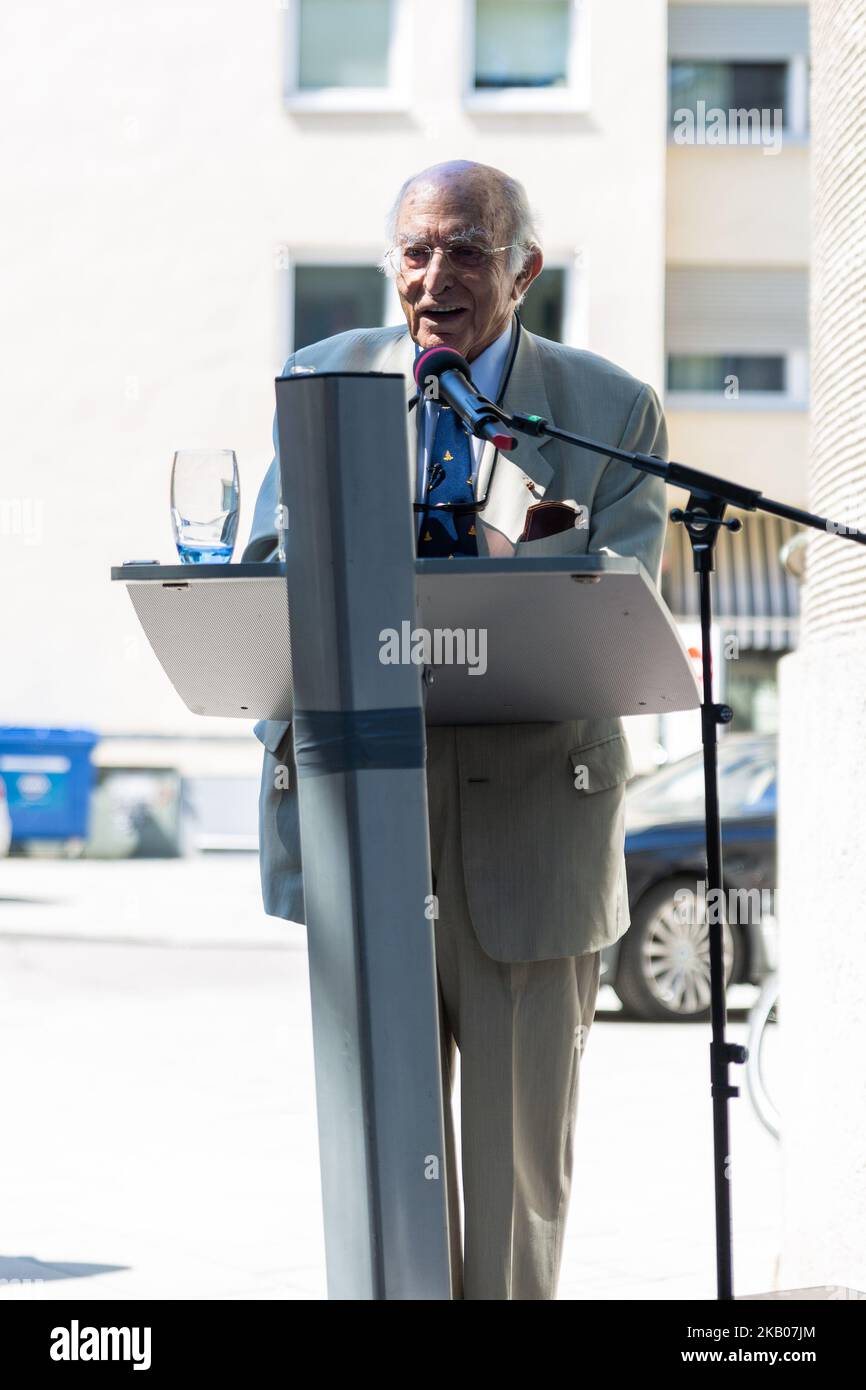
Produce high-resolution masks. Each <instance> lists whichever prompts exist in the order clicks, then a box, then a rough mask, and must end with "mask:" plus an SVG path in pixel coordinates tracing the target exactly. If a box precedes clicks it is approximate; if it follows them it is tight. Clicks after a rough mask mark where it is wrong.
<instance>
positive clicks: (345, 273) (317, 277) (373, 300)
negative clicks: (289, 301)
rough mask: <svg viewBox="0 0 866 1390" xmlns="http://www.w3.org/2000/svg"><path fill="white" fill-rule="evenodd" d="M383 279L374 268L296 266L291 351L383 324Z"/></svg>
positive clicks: (363, 266) (358, 266)
mask: <svg viewBox="0 0 866 1390" xmlns="http://www.w3.org/2000/svg"><path fill="white" fill-rule="evenodd" d="M384 306H385V278H384V276H383V275H382V273H381V271H379V270H378V269H377V268H376V267H375V266H367V265H296V266H295V274H294V312H293V316H292V318H293V332H292V343H291V349H292V351H296V350H297V349H298V348H302V347H308V346H309V345H310V343H318V342H319V341H320V340H321V339H322V338H330V337H331V336H332V335H333V334H334V333H344V332H345V331H346V329H348V328H378V327H379V326H380V325H381V324H382V323H383V322H384Z"/></svg>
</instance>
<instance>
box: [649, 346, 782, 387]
mask: <svg viewBox="0 0 866 1390" xmlns="http://www.w3.org/2000/svg"><path fill="white" fill-rule="evenodd" d="M667 387H668V390H669V391H716V392H718V393H719V394H721V395H726V396H732V397H733V396H734V395H735V393H739V392H742V391H785V390H786V389H787V362H786V360H785V358H784V357H783V356H770V355H760V354H758V353H749V354H746V353H737V354H733V353H727V354H709V353H681V354H671V355H670V356H669V357H668V381H667Z"/></svg>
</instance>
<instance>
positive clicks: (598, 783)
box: [568, 734, 634, 794]
mask: <svg viewBox="0 0 866 1390" xmlns="http://www.w3.org/2000/svg"><path fill="white" fill-rule="evenodd" d="M568 756H569V758H570V759H571V766H572V769H573V771H574V778H575V782H574V785H575V788H576V789H577V791H579V792H583V793H584V794H586V793H589V792H603V791H607V790H608V788H609V787H615V786H617V785H618V783H620V782H627V781H628V779H629V777H633V776H634V764H633V762H632V759H631V751H630V749H629V746H628V739H627V738H626V736H625V734H614V736H613V737H612V738H605V739H601V740H600V741H598V742H596V743H585V744H583V745H582V746H581V747H579V748H571V749H569V753H568Z"/></svg>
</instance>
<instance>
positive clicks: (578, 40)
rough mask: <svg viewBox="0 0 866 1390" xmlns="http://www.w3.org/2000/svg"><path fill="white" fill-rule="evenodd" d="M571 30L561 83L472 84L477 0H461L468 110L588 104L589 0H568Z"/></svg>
mask: <svg viewBox="0 0 866 1390" xmlns="http://www.w3.org/2000/svg"><path fill="white" fill-rule="evenodd" d="M568 3H569V10H570V23H571V30H570V34H569V43H568V58H567V61H566V74H567V77H566V82H565V86H563V87H504V88H502V89H501V90H496V89H493V88H490V89H485V88H482V89H480V90H479V89H478V88H476V86H475V51H476V43H475V36H476V0H463V52H464V57H465V70H464V77H463V106H464V109H465V110H467V111H469V112H479V113H485V114H494V115H495V114H497V113H502V114H507V115H513V114H514V113H515V112H518V113H520V112H526V113H528V114H532V113H534V114H539V115H546V114H553V113H556V112H563V113H571V114H574V113H581V112H585V111H588V110H589V106H590V63H589V57H590V20H589V3H588V0H568Z"/></svg>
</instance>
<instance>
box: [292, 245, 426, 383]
mask: <svg viewBox="0 0 866 1390" xmlns="http://www.w3.org/2000/svg"><path fill="white" fill-rule="evenodd" d="M381 254H382V252H381V247H373V246H371V245H369V244H362V245H360V246H329V247H324V248H322V247H306V246H289V245H287V244H286V243H285V242H284V243H282V245H281V246H280V247H279V252H278V266H279V269H278V277H279V278H278V281H277V332H278V336H279V351H278V356H279V359H280V362H281V363H282V362H285V361H287V360H288V358H289V357H291V355H292V353H293V352H295V351H296V349H295V298H296V272H297V271H298V269H305V268H306V267H308V266H315V267H318V268H324V267H326V266H333V268H334V269H335V270H348V269H355V270H375V269H377V268H378V265H379V260H380V258H381ZM380 274H381V272H380ZM405 321H406V320H405V318H404V316H403V310H402V307H401V305H400V298H399V296H398V294H397V291H396V288H395V285H394V282H393V280H391V279H390V277H389V276H386V275H382V322H381V324H377V325H375V326H376V327H382V328H389V327H392V326H394V325H395V324H399V323H405ZM297 350H298V351H300V349H297Z"/></svg>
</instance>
